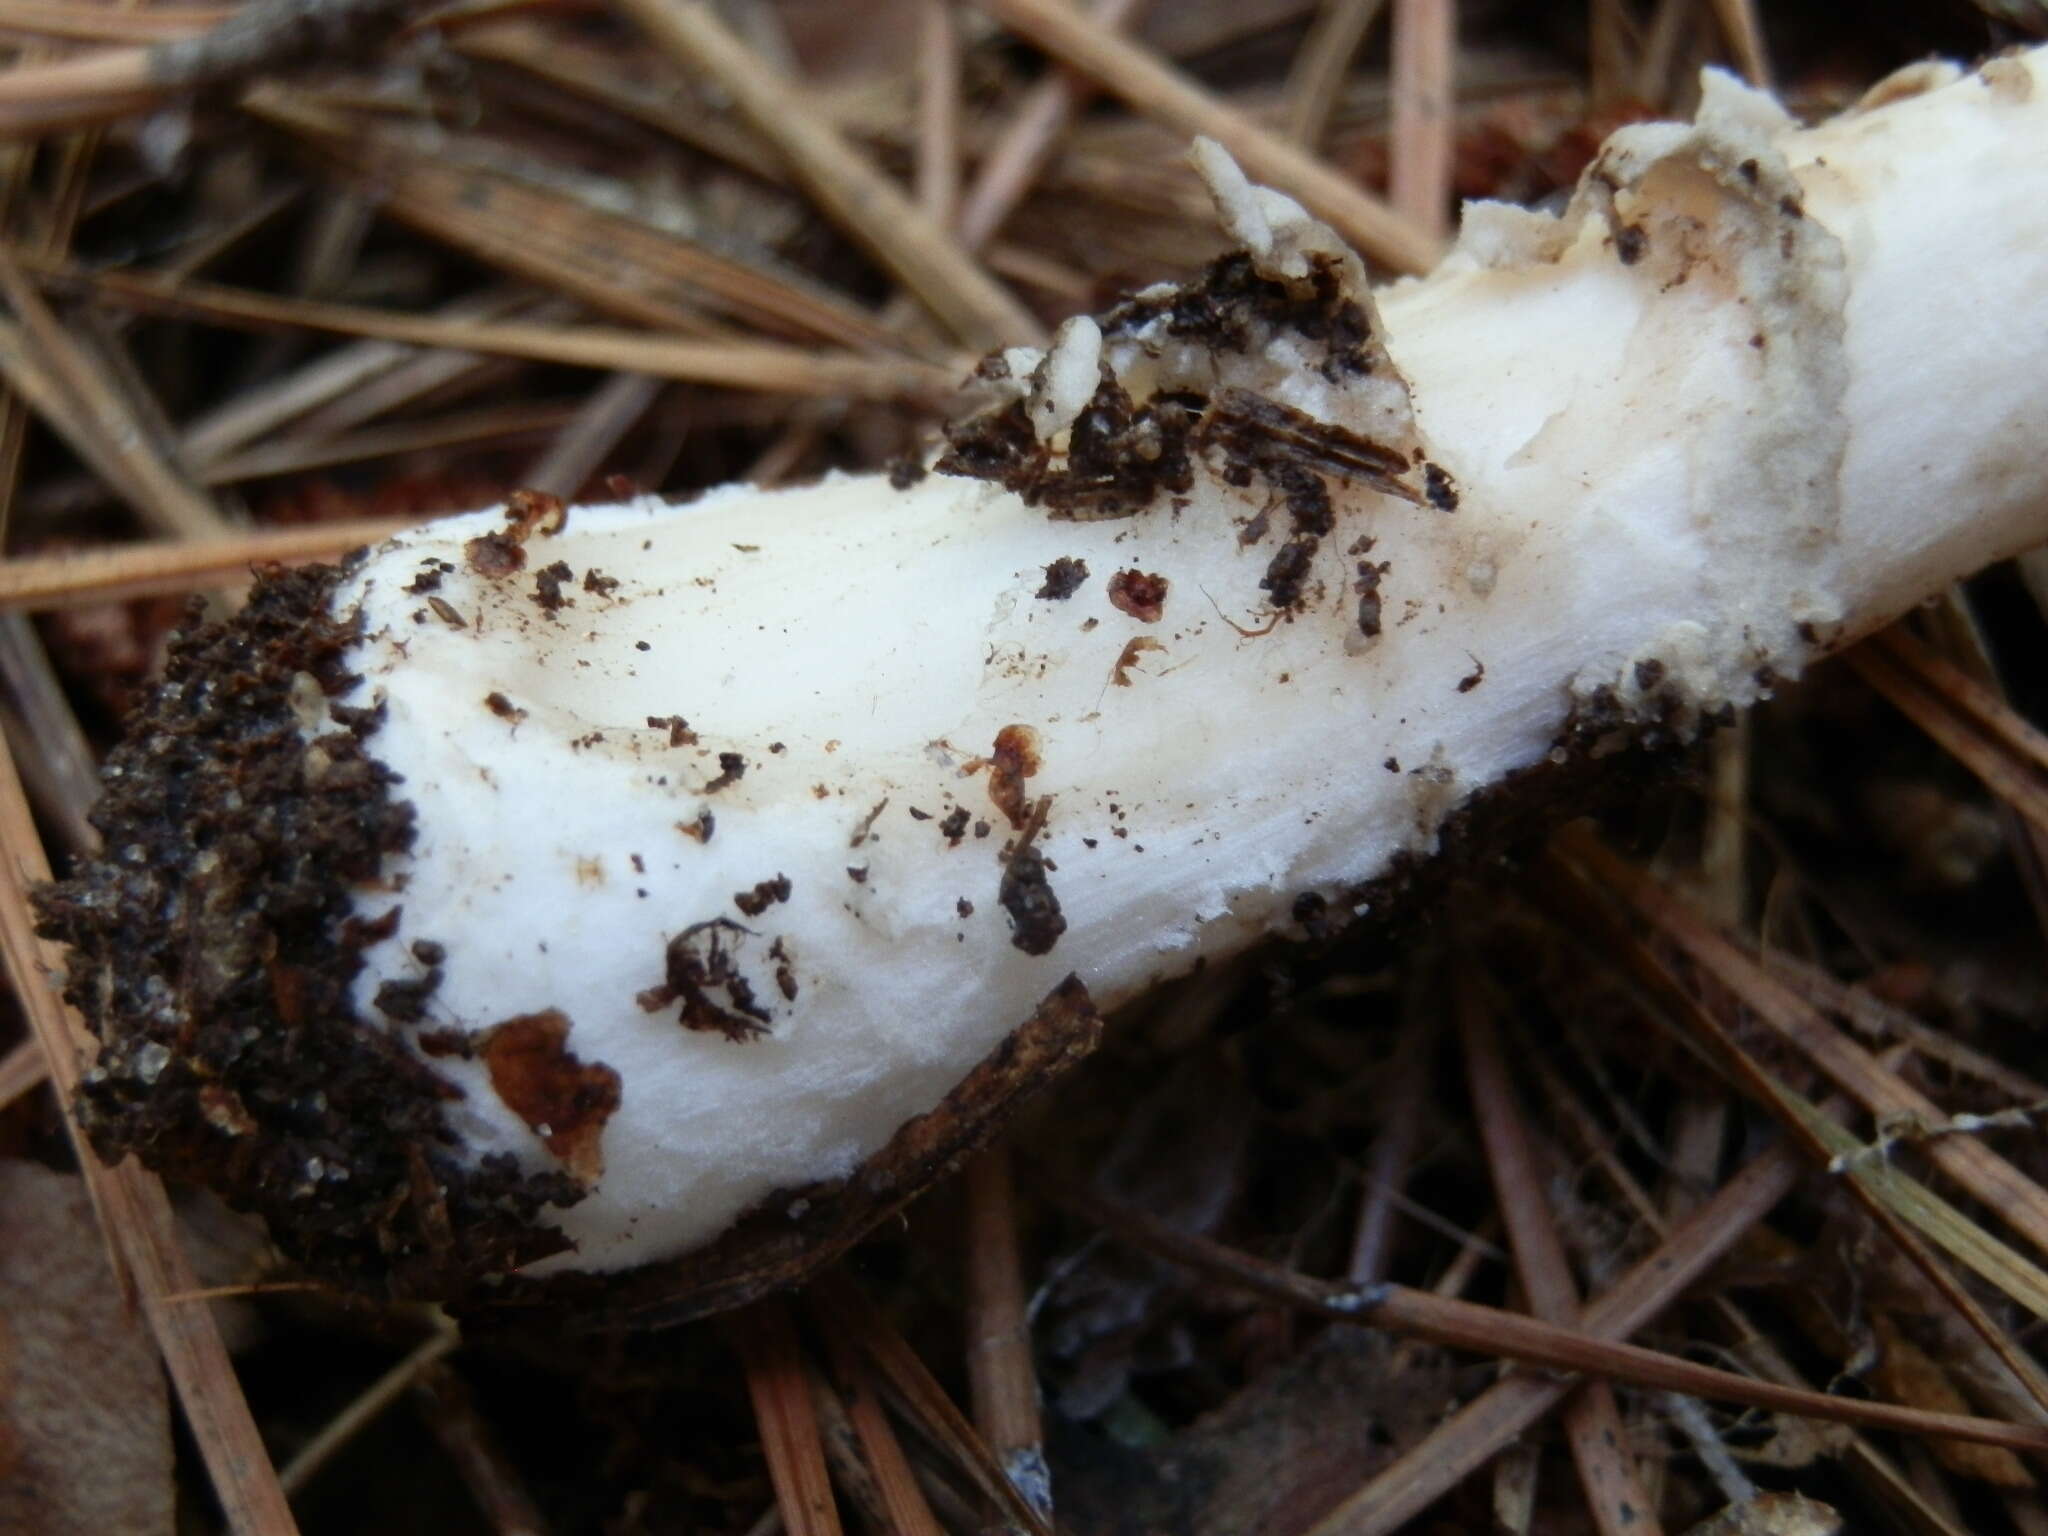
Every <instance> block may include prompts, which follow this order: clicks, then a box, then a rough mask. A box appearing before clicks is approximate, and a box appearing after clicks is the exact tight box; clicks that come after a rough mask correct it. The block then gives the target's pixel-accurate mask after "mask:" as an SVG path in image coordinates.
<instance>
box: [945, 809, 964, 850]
mask: <svg viewBox="0 0 2048 1536" xmlns="http://www.w3.org/2000/svg"><path fill="white" fill-rule="evenodd" d="M939 832H940V835H942V836H943V837H944V838H945V839H946V841H947V842H949V843H951V844H952V845H953V846H954V847H956V848H957V847H959V846H960V840H961V839H962V838H964V837H965V836H966V835H967V807H966V806H964V805H956V806H954V807H953V809H952V810H950V811H948V812H947V813H946V814H945V816H944V817H943V818H942V819H941V820H940V822H939Z"/></svg>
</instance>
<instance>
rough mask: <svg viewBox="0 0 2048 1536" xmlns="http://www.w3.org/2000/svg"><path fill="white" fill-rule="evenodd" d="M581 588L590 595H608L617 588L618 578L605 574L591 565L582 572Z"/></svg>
mask: <svg viewBox="0 0 2048 1536" xmlns="http://www.w3.org/2000/svg"><path fill="white" fill-rule="evenodd" d="M583 590H584V591H586V592H588V593H589V594H590V595H591V596H592V597H610V596H611V595H612V594H613V593H614V592H616V591H618V590H619V578H618V577H616V576H607V575H605V574H604V573H603V572H601V571H600V570H598V568H597V567H596V566H594V565H593V566H592V567H591V568H590V569H589V570H587V571H585V572H584V573H583Z"/></svg>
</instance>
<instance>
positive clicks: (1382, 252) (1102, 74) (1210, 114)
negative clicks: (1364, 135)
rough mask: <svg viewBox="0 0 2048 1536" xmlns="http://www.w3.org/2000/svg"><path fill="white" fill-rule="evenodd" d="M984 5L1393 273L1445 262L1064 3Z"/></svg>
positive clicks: (1295, 148)
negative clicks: (1293, 201) (1207, 144)
mask: <svg viewBox="0 0 2048 1536" xmlns="http://www.w3.org/2000/svg"><path fill="white" fill-rule="evenodd" d="M982 3H983V7H984V9H986V10H987V11H988V12H989V14H990V15H992V16H994V17H995V18H996V19H997V20H998V21H1000V22H1002V23H1003V25H1004V26H1006V27H1008V28H1010V29H1011V30H1012V31H1013V32H1017V33H1019V34H1021V35H1022V36H1024V37H1027V38H1029V39H1030V40H1031V41H1032V42H1033V43H1035V44H1037V45H1038V46H1039V47H1040V48H1043V49H1044V50H1045V51H1046V52H1047V53H1049V54H1051V55H1052V56H1053V57H1054V58H1056V59H1059V60H1060V61H1061V62H1062V63H1064V64H1067V65H1068V66H1070V67H1071V68H1074V69H1077V70H1079V71H1080V72H1081V73H1082V74H1085V75H1087V76H1088V77H1089V78H1090V79H1092V80H1094V81H1096V82H1097V83H1099V84H1100V85H1101V86H1102V87H1103V89H1104V90H1106V91H1109V92H1110V93H1111V94H1112V95H1116V96H1119V97H1121V98H1123V100H1125V101H1126V102H1128V103H1130V105H1131V106H1132V107H1133V108H1134V109H1135V110H1137V111H1138V112H1141V113H1143V114H1144V115H1145V116H1147V117H1151V118H1155V119H1157V120H1158V121H1160V122H1162V123H1164V124H1165V125H1166V126H1167V127H1169V128H1171V129H1173V130H1174V131H1175V132H1176V133H1184V134H1206V135H1208V136H1209V137H1210V138H1212V139H1214V140H1216V142H1217V143H1219V144H1221V145H1222V146H1223V147H1224V148H1225V149H1227V150H1229V151H1230V152H1231V154H1233V155H1235V156H1236V157H1237V160H1238V163H1239V164H1240V165H1242V166H1243V167H1244V169H1245V173H1246V174H1247V175H1248V176H1250V177H1251V178H1252V180H1254V181H1257V182H1261V183H1263V184H1265V185H1267V186H1270V187H1276V188H1278V189H1279V190H1280V191H1282V192H1285V193H1287V194H1288V195H1289V196H1291V197H1294V198H1297V199H1299V200H1300V202H1301V203H1302V205H1303V206H1304V207H1306V208H1307V209H1308V210H1309V211H1310V212H1311V213H1313V214H1315V215H1316V216H1317V217H1318V218H1320V219H1324V220H1326V221H1328V222H1329V224H1330V225H1331V226H1332V227H1333V228H1334V229H1336V231H1337V232H1338V233H1339V234H1341V235H1343V236H1344V238H1345V239H1347V240H1349V241H1350V242H1351V243H1352V244H1353V245H1354V246H1356V247H1357V248H1358V249H1359V250H1360V251H1361V252H1363V253H1364V254H1366V255H1368V256H1370V257H1372V258H1373V259H1374V260H1376V261H1379V262H1381V263H1383V264H1384V265H1386V266H1388V267H1391V268H1392V269H1393V270H1394V271H1396V272H1426V271H1428V270H1429V268H1431V267H1433V266H1434V265H1436V261H1437V258H1438V257H1439V256H1440V255H1442V254H1443V242H1442V241H1441V240H1439V239H1438V238H1437V237H1436V236H1435V235H1434V234H1432V233H1431V232H1430V231H1429V230H1428V229H1425V228H1423V227H1422V226H1420V225H1418V224H1417V223H1416V222H1415V221H1414V220H1413V219H1411V218H1409V217H1407V216H1406V215H1404V214H1401V213H1398V212H1396V211H1395V210H1394V209H1393V208H1391V207H1389V206H1388V205H1387V204H1386V203H1384V202H1382V201H1380V199H1378V198H1376V197H1374V196H1372V195H1371V194H1370V193H1368V192H1366V191H1364V190H1362V189H1361V188H1359V187H1358V186H1356V185H1355V184H1353V183H1352V182H1351V181H1350V180H1349V179H1348V178H1347V177H1345V176H1343V175H1341V174H1339V173H1338V172H1336V171H1334V170H1332V169H1330V167H1329V166H1327V165H1325V164H1324V163H1323V162H1322V161H1320V160H1318V159H1316V158H1315V156H1313V155H1311V154H1309V153H1308V152H1307V151H1306V150H1304V149H1302V148H1301V147H1300V146H1299V145H1297V144H1293V143H1290V142H1289V141H1288V140H1286V139H1284V138H1282V137H1281V136H1280V135H1279V134H1277V133H1274V132H1272V131H1271V130H1269V129H1266V128H1262V127H1260V126H1259V125H1258V124H1257V123H1255V122H1253V121H1252V120H1251V119H1250V118H1248V117H1246V116H1245V115H1244V114H1243V113H1242V112H1240V111H1238V110H1237V109H1236V108H1234V107H1231V106H1227V105H1225V104H1224V103H1223V102H1221V101H1218V100H1217V99H1216V98H1215V97H1214V96H1212V95H1210V94H1209V93H1208V92H1207V91H1205V90H1203V89H1202V88H1201V87H1200V86H1198V85H1196V84H1195V83H1194V82H1193V81H1191V80H1189V79H1188V78H1187V76H1185V75H1183V74H1181V73H1180V72H1179V71H1178V70H1175V69H1172V68H1170V67H1169V66H1167V65H1166V64H1164V63H1162V62H1161V61H1160V60H1159V59H1158V57H1157V56H1156V55H1154V54H1152V53H1150V52H1149V51H1147V50H1146V49H1144V48H1142V47H1140V46H1139V45H1137V44H1136V43H1132V42H1129V41H1126V40H1125V39H1124V38H1121V37H1119V36H1117V34H1116V33H1114V32H1112V31H1111V30H1110V29H1109V28H1107V27H1105V26H1103V25H1102V24H1101V23H1100V22H1097V21H1094V20H1091V19H1090V18H1089V17H1087V16H1085V15H1083V14H1082V13H1081V12H1080V11H1077V10H1075V9H1074V8H1073V7H1072V6H1070V5H1067V4H1065V3H1064V0H982Z"/></svg>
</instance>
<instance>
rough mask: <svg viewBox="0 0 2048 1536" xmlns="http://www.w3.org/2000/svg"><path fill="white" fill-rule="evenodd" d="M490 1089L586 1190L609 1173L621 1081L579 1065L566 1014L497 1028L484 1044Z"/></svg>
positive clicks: (526, 1016) (524, 1018)
mask: <svg viewBox="0 0 2048 1536" xmlns="http://www.w3.org/2000/svg"><path fill="white" fill-rule="evenodd" d="M477 1052H478V1054H479V1055H481V1056H482V1057H483V1061H484V1066H485V1067H486V1068H487V1069H488V1070H489V1072H490V1074H491V1087H492V1089H493V1090H494V1091H495V1092H496V1093H497V1095H498V1097H499V1098H501V1099H503V1100H504V1101H505V1105H506V1107H507V1108H508V1109H510V1110H511V1111H512V1113H514V1114H515V1115H517V1116H518V1117H519V1118H520V1119H521V1120H524V1121H525V1122H526V1123H527V1125H528V1126H530V1127H531V1128H532V1129H533V1130H534V1131H535V1132H537V1133H538V1134H539V1135H540V1138H541V1141H542V1142H543V1143H544V1144H545V1145H546V1146H547V1149H548V1150H549V1151H550V1152H552V1153H553V1154H554V1155H555V1156H556V1157H558V1158H560V1159H561V1161H562V1165H563V1166H564V1167H565V1168H567V1169H568V1170H569V1172H570V1173H571V1174H573V1175H574V1176H575V1177H576V1178H577V1179H579V1180H581V1181H582V1182H583V1183H584V1184H591V1183H594V1182H595V1181H596V1180H597V1177H598V1176H599V1175H600V1174H601V1173H603V1172H604V1146H603V1138H604V1125H605V1122H606V1121H607V1120H609V1119H610V1118H611V1117H612V1114H613V1112H614V1111H615V1110H617V1109H618V1107H619V1074H618V1073H616V1072H614V1071H613V1070H612V1069H611V1068H610V1067H607V1066H605V1065H604V1064H603V1063H601V1062H589V1063H585V1062H583V1061H579V1060H578V1059H577V1057H576V1054H575V1053H574V1052H573V1051H571V1050H570V1049H569V1019H568V1015H566V1014H564V1013H563V1012H562V1011H561V1009H559V1008H548V1009H544V1010H542V1011H541V1012H539V1013H523V1014H520V1015H518V1016H517V1017H516V1018H510V1019H506V1020H505V1021H504V1022H503V1023H501V1024H494V1025H493V1026H491V1028H490V1029H489V1030H488V1031H487V1032H486V1033H485V1034H484V1036H483V1038H482V1039H481V1040H480V1041H478V1043H477Z"/></svg>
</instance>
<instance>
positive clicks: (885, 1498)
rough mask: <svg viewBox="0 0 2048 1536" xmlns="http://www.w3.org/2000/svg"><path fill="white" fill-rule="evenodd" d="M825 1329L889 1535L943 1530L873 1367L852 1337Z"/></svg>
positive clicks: (922, 1535) (938, 1535) (927, 1535)
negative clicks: (877, 1384)
mask: <svg viewBox="0 0 2048 1536" xmlns="http://www.w3.org/2000/svg"><path fill="white" fill-rule="evenodd" d="M824 1333H825V1348H826V1351H827V1352H828V1354H829V1356H830V1358H831V1362H832V1374H833V1376H834V1377H835V1378H836V1380H837V1384H838V1388H839V1392H840V1395H841V1396H842V1397H843V1398H844V1399H845V1401H846V1415H847V1417H848V1418H849V1419H851V1420H852V1421H853V1431H854V1434H855V1435H856V1436H857V1437H858V1438H859V1441H860V1449H861V1455H862V1456H863V1458H864V1459H865V1460H866V1463H867V1468H868V1473H869V1475H870V1476H871V1477H872V1478H873V1480H874V1485H875V1493H876V1496H877V1498H878V1499H879V1500H880V1502H881V1505H882V1509H883V1512H884V1516H885V1518H886V1519H887V1521H888V1529H889V1536H943V1528H942V1527H941V1526H940V1524H939V1522H938V1519H937V1517H936V1516H934V1515H933V1514H932V1507H931V1505H930V1503H929V1502H927V1500H926V1499H925V1496H924V1490H923V1489H922V1488H921V1487H919V1486H918V1481H917V1474H916V1473H915V1472H913V1471H912V1470H911V1467H910V1458H909V1457H907V1456H906V1455H904V1454H903V1445H902V1442H901V1441H899V1440H898V1439H897V1438H896V1431H895V1430H894V1428H892V1427H891V1426H890V1423H889V1415H888V1413H887V1411H886V1410H884V1408H883V1407H882V1400H881V1398H880V1396H879V1395H877V1392H876V1388H875V1380H874V1376H873V1373H872V1371H871V1369H870V1367H869V1366H868V1364H867V1362H866V1361H865V1360H864V1359H862V1358H861V1356H860V1354H859V1352H858V1351H857V1350H855V1349H854V1347H853V1344H852V1342H851V1341H850V1340H848V1339H845V1338H843V1337H841V1336H840V1335H839V1334H838V1333H837V1332H836V1331H834V1330H832V1329H829V1328H828V1329H826V1330H824Z"/></svg>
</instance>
